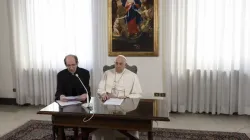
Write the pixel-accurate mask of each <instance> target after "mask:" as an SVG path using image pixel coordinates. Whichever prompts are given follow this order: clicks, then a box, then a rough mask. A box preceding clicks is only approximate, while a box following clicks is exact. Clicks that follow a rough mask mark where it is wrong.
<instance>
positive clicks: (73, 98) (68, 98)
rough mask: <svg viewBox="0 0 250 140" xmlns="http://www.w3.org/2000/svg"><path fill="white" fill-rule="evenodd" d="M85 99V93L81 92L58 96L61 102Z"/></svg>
mask: <svg viewBox="0 0 250 140" xmlns="http://www.w3.org/2000/svg"><path fill="white" fill-rule="evenodd" d="M86 99H87V94H82V95H80V96H65V95H61V96H60V101H61V102H69V101H85V100H86Z"/></svg>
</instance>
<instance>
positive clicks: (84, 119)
mask: <svg viewBox="0 0 250 140" xmlns="http://www.w3.org/2000/svg"><path fill="white" fill-rule="evenodd" d="M94 115H95V114H94V113H93V114H92V116H91V117H90V118H89V119H87V117H85V118H83V120H82V121H83V122H85V123H86V122H88V121H90V120H91V119H92V118H93V117H94ZM86 119H87V120H86Z"/></svg>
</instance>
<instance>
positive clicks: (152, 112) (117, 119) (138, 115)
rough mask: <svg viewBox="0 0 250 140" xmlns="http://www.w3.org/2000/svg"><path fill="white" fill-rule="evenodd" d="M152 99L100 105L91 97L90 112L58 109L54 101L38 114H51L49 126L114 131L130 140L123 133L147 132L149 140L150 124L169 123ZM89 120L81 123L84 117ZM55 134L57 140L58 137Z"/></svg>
mask: <svg viewBox="0 0 250 140" xmlns="http://www.w3.org/2000/svg"><path fill="white" fill-rule="evenodd" d="M156 103H157V100H154V99H125V100H124V101H123V103H122V104H121V105H120V106H113V105H108V106H107V105H103V102H102V101H101V100H100V99H99V98H96V97H91V101H90V104H92V109H90V110H87V109H84V108H83V107H82V106H81V105H72V106H65V107H60V106H59V105H58V104H57V103H56V102H54V103H52V104H50V105H48V106H47V107H45V108H43V109H41V110H40V111H39V112H38V114H46V115H52V118H53V119H52V124H53V125H55V126H59V127H60V126H64V127H82V128H88V129H91V130H95V129H99V128H104V129H115V130H118V131H119V132H121V133H122V134H124V135H126V136H127V137H129V138H130V139H135V140H136V139H137V138H135V137H133V136H132V135H130V134H129V133H127V131H130V130H132V131H144V132H148V139H149V140H152V139H153V138H152V129H153V121H170V120H169V118H168V117H167V116H159V115H158V114H161V113H158V112H157V109H156V108H157V107H156V105H157V104H156ZM93 114H94V116H93V118H92V119H91V120H90V121H88V122H83V119H84V118H85V117H88V118H89V117H91V116H92V115H93ZM61 131H62V130H60V131H59V134H58V136H59V139H61V136H62V134H61V133H62V132H61Z"/></svg>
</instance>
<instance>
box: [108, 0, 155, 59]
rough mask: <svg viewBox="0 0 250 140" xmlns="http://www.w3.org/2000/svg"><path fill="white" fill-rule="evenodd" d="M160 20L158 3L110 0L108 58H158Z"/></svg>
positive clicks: (151, 0) (146, 0)
mask: <svg viewBox="0 0 250 140" xmlns="http://www.w3.org/2000/svg"><path fill="white" fill-rule="evenodd" d="M128 1H129V2H128ZM131 1H133V3H132V4H131V3H130V2H131ZM136 2H137V3H136ZM138 2H139V3H140V5H139V4H138ZM145 2H146V3H145ZM129 4H130V5H129ZM133 4H134V5H133ZM143 4H144V5H143ZM129 6H130V8H129ZM135 6H136V7H135ZM131 7H135V8H133V9H131ZM137 7H139V8H138V9H136V8H137ZM122 8H123V9H122ZM134 9H135V10H134ZM130 10H134V11H130ZM130 12H131V13H130ZM136 12H137V13H136ZM152 12H153V13H152ZM131 15H135V17H136V18H137V17H139V18H137V19H136V18H133V17H132V18H130V17H129V16H131ZM138 15H139V16H138ZM158 18H159V17H158V0H108V47H109V48H108V50H109V51H108V55H109V56H117V55H125V56H158V55H159V43H158V37H159V35H158V33H159V24H158ZM131 19H132V20H131ZM138 19H139V20H138ZM129 27H130V28H129Z"/></svg>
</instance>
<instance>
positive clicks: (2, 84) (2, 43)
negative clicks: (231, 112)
mask: <svg viewBox="0 0 250 140" xmlns="http://www.w3.org/2000/svg"><path fill="white" fill-rule="evenodd" d="M7 12H8V10H7V0H0V98H15V93H13V92H12V89H13V79H12V69H11V60H10V26H9V19H8V16H7Z"/></svg>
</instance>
